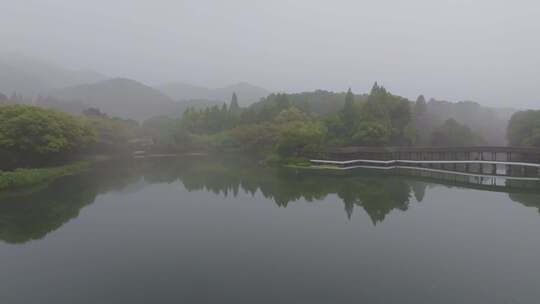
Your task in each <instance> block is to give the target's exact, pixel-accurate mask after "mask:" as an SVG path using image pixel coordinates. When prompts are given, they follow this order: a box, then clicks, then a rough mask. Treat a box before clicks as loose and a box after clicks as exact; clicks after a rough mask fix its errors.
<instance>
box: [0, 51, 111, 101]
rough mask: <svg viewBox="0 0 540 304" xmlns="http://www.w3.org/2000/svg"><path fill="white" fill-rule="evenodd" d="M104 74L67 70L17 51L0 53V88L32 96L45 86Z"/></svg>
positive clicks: (90, 79) (88, 80)
mask: <svg viewBox="0 0 540 304" xmlns="http://www.w3.org/2000/svg"><path fill="white" fill-rule="evenodd" d="M103 79H105V76H103V75H101V74H99V73H97V72H93V71H87V70H71V69H66V68H63V67H59V66H56V65H54V64H50V63H46V62H43V61H40V60H37V59H34V58H31V57H28V56H24V55H21V54H0V91H1V92H4V93H5V94H7V95H10V94H12V93H14V92H17V93H18V94H22V95H25V96H33V95H36V94H38V93H40V92H43V91H45V90H48V89H53V88H60V87H67V86H72V85H78V84H84V83H91V82H96V81H99V80H103Z"/></svg>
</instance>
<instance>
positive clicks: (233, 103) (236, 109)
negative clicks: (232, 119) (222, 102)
mask: <svg viewBox="0 0 540 304" xmlns="http://www.w3.org/2000/svg"><path fill="white" fill-rule="evenodd" d="M229 111H230V112H232V113H238V112H240V105H239V104H238V97H237V96H236V93H233V94H232V98H231V105H230V106H229Z"/></svg>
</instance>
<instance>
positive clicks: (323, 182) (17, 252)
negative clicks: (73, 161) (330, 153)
mask: <svg viewBox="0 0 540 304" xmlns="http://www.w3.org/2000/svg"><path fill="white" fill-rule="evenodd" d="M539 208H540V187H538V185H537V184H536V186H535V185H534V184H533V185H532V186H531V184H530V183H529V184H528V186H527V187H515V186H512V185H510V183H508V187H505V186H504V185H502V186H501V185H500V183H499V184H497V185H486V184H485V183H482V182H480V183H477V184H475V183H470V184H468V183H464V182H456V181H451V180H450V181H449V180H444V179H436V178H430V177H429V176H412V175H407V174H402V173H400V172H381V171H376V170H365V169H360V170H354V171H347V172H341V171H340V172H335V171H330V170H329V171H319V170H300V169H286V168H268V167H262V166H259V165H257V163H256V162H255V161H252V160H249V159H231V158H223V159H213V158H210V157H203V156H199V157H180V158H161V159H153V160H151V159H147V160H129V161H128V160H126V161H114V162H106V163H98V164H96V166H95V168H93V169H92V170H90V171H89V172H85V173H83V174H79V175H75V176H69V177H65V178H62V179H59V180H57V181H55V182H53V183H52V184H51V185H48V186H42V187H35V188H32V189H26V190H20V191H17V192H8V193H0V303H2V304H11V303H25V304H30V303H55V304H60V303H539V302H540V213H539Z"/></svg>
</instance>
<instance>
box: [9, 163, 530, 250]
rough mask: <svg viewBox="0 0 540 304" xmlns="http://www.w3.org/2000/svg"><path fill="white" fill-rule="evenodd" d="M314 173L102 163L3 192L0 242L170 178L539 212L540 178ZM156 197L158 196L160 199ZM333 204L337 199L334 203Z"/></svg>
mask: <svg viewBox="0 0 540 304" xmlns="http://www.w3.org/2000/svg"><path fill="white" fill-rule="evenodd" d="M427 169H429V170H418V168H391V169H385V170H381V169H380V168H377V169H366V168H362V169H361V168H358V169H355V170H328V171H325V170H312V169H290V168H272V167H261V166H258V165H257V164H256V162H254V161H251V160H248V159H231V158H217V159H216V158H213V157H189V158H182V157H180V158H163V159H146V160H130V161H124V162H112V163H102V164H99V165H98V166H97V167H96V168H94V169H93V170H92V171H89V172H86V173H83V174H81V175H77V176H70V177H66V178H62V179H59V180H57V181H55V182H54V183H52V184H50V185H48V186H44V187H38V188H36V189H28V190H27V191H24V192H16V193H0V240H3V241H5V242H8V243H24V242H27V241H30V240H37V239H41V238H43V237H45V236H46V235H47V234H49V233H51V232H53V231H55V230H57V229H58V228H60V227H61V226H62V225H64V224H65V223H66V222H68V221H69V220H70V219H73V218H76V217H78V216H79V210H80V209H82V208H84V207H85V206H87V205H90V204H92V203H93V202H94V201H95V199H96V198H97V197H98V195H99V194H102V193H110V194H113V196H114V195H123V193H126V192H136V191H142V190H143V189H144V188H145V187H151V186H152V184H163V183H171V184H172V185H176V186H179V185H181V187H183V188H185V189H186V190H187V191H207V192H213V193H214V194H216V195H223V196H234V197H236V196H242V195H245V194H248V195H256V196H262V197H264V198H265V199H266V201H268V202H273V203H274V204H276V205H277V206H279V207H287V206H289V205H290V204H294V203H296V202H298V201H305V202H318V201H321V200H324V199H325V198H327V197H329V196H331V197H336V198H337V199H338V201H339V202H341V203H342V204H343V207H344V210H345V214H346V216H347V217H349V218H350V217H351V216H352V215H353V211H354V210H363V211H364V212H365V213H366V214H367V215H368V216H369V218H370V219H371V221H372V222H373V224H378V223H381V222H383V221H384V220H385V219H386V218H387V217H388V215H389V214H390V213H391V212H392V211H396V210H397V211H406V210H408V209H409V206H410V204H411V203H414V202H415V201H418V202H421V201H423V200H424V197H425V195H426V192H429V191H430V189H433V188H437V187H459V188H473V189H479V190H482V191H495V192H502V193H507V194H508V197H509V199H510V200H511V201H515V202H519V203H521V204H522V205H524V206H528V207H534V208H536V209H537V210H540V185H539V182H538V180H537V179H513V178H509V177H499V176H495V177H493V176H478V175H463V174H456V173H455V172H443V171H441V170H439V169H433V168H427ZM156 199H159V197H157V198H156ZM332 201H333V200H332Z"/></svg>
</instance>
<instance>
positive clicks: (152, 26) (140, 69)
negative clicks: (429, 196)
mask: <svg viewBox="0 0 540 304" xmlns="http://www.w3.org/2000/svg"><path fill="white" fill-rule="evenodd" d="M0 2H1V5H0V20H1V21H0V24H1V26H0V39H1V41H2V45H1V46H0V52H21V53H24V54H28V55H31V56H35V57H37V58H40V59H43V60H47V61H51V62H54V63H56V64H61V65H65V66H67V67H71V68H84V69H92V70H95V71H98V72H100V73H103V74H105V75H107V76H110V77H118V76H121V77H129V78H133V79H137V80H139V81H142V82H145V83H147V84H150V85H157V84H160V83H164V82H171V81H182V82H187V83H192V84H196V85H205V86H211V87H219V86H222V85H226V84H230V83H234V82H239V81H247V82H250V83H253V84H256V85H259V86H263V87H265V88H268V89H270V90H274V91H289V92H297V91H305V90H314V89H327V90H338V91H343V90H345V89H347V87H351V88H352V89H353V90H354V91H355V92H365V91H367V90H369V88H370V87H371V85H372V83H373V82H374V81H378V82H379V83H382V84H384V85H385V86H386V87H388V88H389V89H390V90H391V91H392V92H394V93H396V94H399V95H402V96H405V97H408V98H412V99H414V98H415V97H416V96H417V95H418V94H425V95H427V96H433V97H436V98H438V99H447V100H451V101H457V100H475V101H478V102H480V103H482V104H485V105H492V106H511V107H521V108H525V107H532V108H538V104H539V103H538V102H539V101H540V98H539V94H538V87H539V86H538V85H539V84H540V73H539V72H538V70H539V67H540V39H538V33H539V32H540V19H539V18H538V16H540V3H538V2H537V1H519V0H518V1H511V2H510V1H498V0H475V1H467V0H453V1H450V0H446V1H434V0H408V1H397V0H396V1H389V0H386V1H343V0H341V1H339V0H336V1H319V0H309V1H308V0H297V1H283V0H274V1H257V0H229V1H217V0H215V1H208V0H180V1H174V0H159V1H158V0H154V1H140V0H93V1H76V0H17V1H10V0H0Z"/></svg>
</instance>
